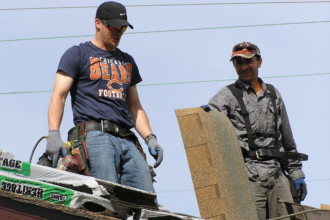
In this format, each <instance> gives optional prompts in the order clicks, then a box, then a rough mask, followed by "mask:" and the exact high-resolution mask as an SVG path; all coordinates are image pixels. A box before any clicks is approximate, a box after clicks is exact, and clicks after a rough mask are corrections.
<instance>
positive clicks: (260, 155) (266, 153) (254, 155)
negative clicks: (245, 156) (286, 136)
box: [249, 148, 308, 161]
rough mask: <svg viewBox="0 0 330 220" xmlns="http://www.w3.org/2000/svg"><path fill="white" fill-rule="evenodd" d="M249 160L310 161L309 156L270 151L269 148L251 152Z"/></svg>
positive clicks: (275, 150)
mask: <svg viewBox="0 0 330 220" xmlns="http://www.w3.org/2000/svg"><path fill="white" fill-rule="evenodd" d="M249 158H251V159H261V160H262V159H272V158H277V159H279V160H282V159H293V160H300V161H305V160H308V155H307V154H302V153H296V152H281V151H279V150H277V149H269V148H259V149H258V150H255V151H249Z"/></svg>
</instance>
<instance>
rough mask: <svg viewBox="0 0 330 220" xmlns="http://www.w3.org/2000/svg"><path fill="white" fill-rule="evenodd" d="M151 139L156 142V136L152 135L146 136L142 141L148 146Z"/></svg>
mask: <svg viewBox="0 0 330 220" xmlns="http://www.w3.org/2000/svg"><path fill="white" fill-rule="evenodd" d="M152 139H155V140H156V141H157V136H156V135H155V134H153V133H151V134H149V135H147V137H146V138H145V139H144V141H145V143H146V144H147V145H148V143H149V141H150V140H152Z"/></svg>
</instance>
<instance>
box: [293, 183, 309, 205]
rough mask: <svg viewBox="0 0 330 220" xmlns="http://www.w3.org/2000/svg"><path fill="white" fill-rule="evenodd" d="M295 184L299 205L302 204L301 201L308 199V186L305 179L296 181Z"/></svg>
mask: <svg viewBox="0 0 330 220" xmlns="http://www.w3.org/2000/svg"><path fill="white" fill-rule="evenodd" d="M293 182H294V186H295V188H296V191H297V196H298V203H300V202H301V201H304V199H305V198H306V195H307V184H306V183H305V180H304V178H300V179H296V180H294V181H293Z"/></svg>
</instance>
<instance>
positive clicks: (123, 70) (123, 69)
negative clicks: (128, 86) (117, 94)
mask: <svg viewBox="0 0 330 220" xmlns="http://www.w3.org/2000/svg"><path fill="white" fill-rule="evenodd" d="M119 70H120V74H121V79H120V81H121V82H123V83H127V70H126V67H124V66H122V65H120V66H119Z"/></svg>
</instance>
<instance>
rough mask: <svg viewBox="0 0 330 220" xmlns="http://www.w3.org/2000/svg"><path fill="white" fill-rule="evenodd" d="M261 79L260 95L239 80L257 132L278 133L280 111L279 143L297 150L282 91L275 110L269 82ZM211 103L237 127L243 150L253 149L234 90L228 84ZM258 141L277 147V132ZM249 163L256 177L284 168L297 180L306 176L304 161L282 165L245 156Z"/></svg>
mask: <svg viewBox="0 0 330 220" xmlns="http://www.w3.org/2000/svg"><path fill="white" fill-rule="evenodd" d="M259 81H260V82H261V86H262V89H261V90H260V92H259V94H258V95H257V94H256V93H255V90H254V89H253V88H252V87H251V86H250V85H248V84H246V83H244V82H243V81H241V80H239V79H238V80H237V81H236V83H238V85H239V86H240V87H241V88H242V90H243V102H244V104H245V106H246V109H247V111H248V112H249V118H250V121H251V126H252V130H253V133H267V134H275V114H277V115H278V117H277V119H278V120H277V129H278V134H279V139H278V144H279V149H280V151H288V152H297V149H296V144H295V141H294V139H293V135H292V131H291V127H290V123H289V119H288V115H287V112H286V110H285V105H284V102H283V99H282V97H281V95H280V93H279V91H278V90H277V89H275V91H276V96H277V98H276V111H277V112H275V111H274V107H273V104H272V101H271V98H270V94H269V91H268V90H267V87H266V84H265V83H264V82H263V81H262V80H261V79H260V78H259ZM208 104H209V106H210V108H211V110H217V111H221V112H223V113H224V114H226V115H227V116H228V118H229V119H230V120H231V122H232V123H233V125H234V127H235V130H236V133H237V135H238V140H239V144H240V146H241V148H242V150H243V151H245V152H249V150H250V148H249V144H248V138H247V131H246V128H245V122H244V118H243V116H242V114H241V107H240V106H239V104H238V101H237V100H236V98H235V96H234V95H233V94H232V92H231V91H230V90H229V89H228V88H227V87H224V88H222V89H221V90H220V91H219V92H218V93H217V94H216V95H215V96H214V97H213V98H212V99H211V100H210V101H209V103H208ZM254 143H255V145H256V146H257V147H263V148H275V138H274V136H273V137H260V136H259V137H257V138H256V139H255V141H254ZM245 165H246V169H247V172H248V177H249V179H251V180H252V181H256V180H260V181H267V180H268V179H269V177H270V176H272V175H274V174H276V173H277V172H278V171H280V170H281V169H282V168H283V169H284V170H285V171H286V172H287V173H288V174H289V175H290V176H291V178H292V179H294V180H295V179H298V178H303V177H305V175H304V173H303V171H302V170H301V168H302V163H301V161H296V160H288V161H287V163H286V164H283V163H282V165H281V164H280V163H279V161H278V160H277V159H272V160H257V159H251V158H245Z"/></svg>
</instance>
